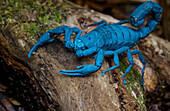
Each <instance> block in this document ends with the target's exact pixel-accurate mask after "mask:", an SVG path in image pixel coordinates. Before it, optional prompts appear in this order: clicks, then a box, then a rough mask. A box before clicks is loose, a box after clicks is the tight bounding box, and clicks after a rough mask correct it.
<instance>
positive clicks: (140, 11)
mask: <svg viewBox="0 0 170 111" xmlns="http://www.w3.org/2000/svg"><path fill="white" fill-rule="evenodd" d="M150 12H151V14H152V18H151V19H149V21H148V22H147V24H146V25H145V26H144V27H142V28H139V29H138V31H139V32H141V38H144V37H146V36H147V35H148V34H150V33H151V32H152V31H153V30H154V29H155V28H156V26H157V25H158V24H159V21H160V20H161V17H162V8H161V7H160V5H159V4H157V3H155V2H152V1H148V2H145V3H143V4H142V5H140V6H139V7H138V8H137V9H136V10H135V11H134V12H133V13H132V14H131V16H130V23H131V24H132V26H134V27H139V26H141V25H142V24H143V23H144V21H145V16H147V15H148V14H149V13H150Z"/></svg>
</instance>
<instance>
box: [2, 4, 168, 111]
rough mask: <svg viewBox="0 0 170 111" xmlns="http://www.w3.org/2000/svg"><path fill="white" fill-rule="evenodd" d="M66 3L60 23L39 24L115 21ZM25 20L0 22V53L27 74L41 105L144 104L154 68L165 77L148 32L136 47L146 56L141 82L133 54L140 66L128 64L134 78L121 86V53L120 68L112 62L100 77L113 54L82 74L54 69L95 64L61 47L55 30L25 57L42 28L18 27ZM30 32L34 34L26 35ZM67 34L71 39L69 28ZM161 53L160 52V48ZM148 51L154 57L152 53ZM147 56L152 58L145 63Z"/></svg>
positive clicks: (154, 80) (74, 108)
mask: <svg viewBox="0 0 170 111" xmlns="http://www.w3.org/2000/svg"><path fill="white" fill-rule="evenodd" d="M66 5H67V6H68V7H69V8H68V9H67V10H66V11H65V12H64V13H65V16H66V18H67V19H66V20H64V19H63V20H62V22H63V23H62V24H56V25H54V24H53V22H55V21H54V20H51V22H50V20H49V22H50V23H49V24H48V25H47V24H41V25H45V26H46V27H52V28H54V27H58V26H61V25H68V26H70V27H74V26H75V27H78V28H80V29H82V30H83V31H84V33H85V32H87V30H90V29H86V28H84V27H83V23H86V24H88V23H92V22H97V21H101V20H106V21H107V22H108V23H115V22H117V20H116V19H114V18H112V17H110V16H107V15H104V14H101V13H98V12H95V11H93V10H87V9H83V8H81V7H76V6H73V4H69V3H67V2H66ZM24 10H25V9H24ZM32 12H33V11H32ZM49 16H50V15H49ZM37 19H38V16H37ZM30 20H31V19H30ZM30 22H32V21H29V22H28V23H27V25H28V26H29V25H30V24H31V23H30ZM35 22H36V20H35V21H33V23H35ZM24 24H25V22H22V23H20V25H18V26H16V24H15V23H8V25H7V26H6V25H2V26H1V27H0V52H1V55H0V56H1V57H2V58H3V60H4V61H5V62H6V64H7V65H9V66H12V68H13V69H14V70H18V71H19V72H22V74H25V75H27V76H28V77H29V79H30V80H31V81H32V82H34V85H35V86H34V88H35V89H36V90H37V92H39V93H40V97H41V100H42V101H41V102H42V103H43V104H46V105H45V106H47V107H45V106H42V107H43V108H46V110H47V109H48V110H63V111H81V110H83V111H87V110H93V111H106V110H107V111H113V110H115V111H117V110H129V111H132V110H145V109H146V106H145V104H144V101H145V98H144V91H146V90H148V91H153V90H154V88H155V87H156V86H157V85H158V84H160V83H159V82H158V79H160V78H158V77H159V76H158V74H160V75H164V76H163V78H164V79H165V78H166V77H167V73H168V71H169V69H168V68H167V67H164V65H166V66H169V63H168V60H167V61H166V60H164V59H162V58H163V57H162V56H160V55H159V51H160V49H159V48H158V47H157V46H158V45H157V46H156V48H158V49H159V50H158V54H157V53H155V51H156V50H157V49H156V48H155V47H154V45H153V44H152V43H150V44H149V41H150V40H152V39H153V41H154V40H155V39H154V38H153V37H149V38H148V39H145V40H143V42H140V43H139V44H140V45H139V47H140V49H141V50H142V52H143V53H144V55H145V58H146V60H147V67H148V68H147V70H149V71H146V72H148V73H147V74H146V75H145V86H144V87H145V88H143V87H142V86H141V84H140V70H141V68H140V66H141V65H140V64H141V63H140V62H139V60H138V59H137V56H134V60H135V61H136V63H137V64H138V66H139V67H138V66H135V67H134V69H132V71H131V72H130V75H133V76H132V77H133V78H131V76H129V77H127V78H126V79H127V81H128V84H127V85H126V86H125V85H124V84H123V81H122V78H121V74H123V71H124V69H125V68H127V67H128V62H127V58H125V59H124V60H123V59H122V58H120V60H121V61H122V63H123V64H121V66H120V67H122V69H121V68H117V69H116V70H114V71H109V72H107V73H106V74H105V76H104V77H101V74H102V71H104V70H106V69H108V68H109V67H111V66H113V65H114V63H113V60H112V57H106V58H105V60H104V63H103V65H102V68H101V69H100V70H99V71H97V72H95V73H92V74H89V75H87V76H83V77H81V76H78V77H71V76H63V75H61V74H60V73H59V71H60V70H61V69H62V70H75V69H76V67H77V66H79V65H87V64H94V62H95V61H94V58H93V57H92V56H89V57H83V58H77V57H76V55H75V53H74V51H73V50H68V49H67V48H65V47H64V45H63V44H62V42H63V37H64V35H60V36H58V37H56V40H55V41H54V42H52V43H49V44H46V45H43V46H41V47H39V48H38V49H37V50H36V51H35V52H34V53H33V54H32V56H31V58H30V59H28V52H29V51H30V49H31V48H32V47H33V45H34V44H35V43H36V41H37V40H38V38H39V37H38V36H40V35H41V34H43V33H42V32H45V31H42V32H35V31H34V30H32V32H31V31H25V30H24V28H22V26H23V25H24ZM33 26H34V25H33ZM16 27H19V28H16ZM30 27H32V26H30ZM16 29H19V30H16ZM34 29H36V28H34ZM39 33H40V34H39ZM32 35H34V36H37V37H35V38H31V36H32ZM72 39H74V34H73V36H72ZM162 41H163V40H162ZM157 42H159V40H158V41H156V43H157ZM146 43H148V44H149V46H148V44H146ZM137 48H138V47H137ZM164 48H165V49H166V47H164ZM161 50H162V49H161ZM166 50H169V49H166ZM167 52H169V51H167ZM160 54H164V51H163V52H161V53H160ZM168 54H169V53H168ZM123 55H124V54H123ZM152 55H153V56H154V58H152ZM166 57H167V56H166ZM157 60H161V61H163V62H161V63H159V65H158V63H157V62H159V61H157ZM148 61H151V62H150V63H149V62H148ZM123 65H124V66H123ZM155 67H156V68H159V71H157V70H155ZM138 69H139V70H138ZM23 72H24V73H23ZM153 72H154V73H153ZM134 74H138V75H139V78H138V77H135V76H136V75H134ZM161 78H162V77H161ZM143 90H144V91H143ZM37 99H38V98H37Z"/></svg>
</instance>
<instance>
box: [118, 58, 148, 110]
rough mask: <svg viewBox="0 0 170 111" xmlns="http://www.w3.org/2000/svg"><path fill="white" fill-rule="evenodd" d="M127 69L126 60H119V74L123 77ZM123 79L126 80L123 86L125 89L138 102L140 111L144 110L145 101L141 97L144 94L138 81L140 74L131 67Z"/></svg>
mask: <svg viewBox="0 0 170 111" xmlns="http://www.w3.org/2000/svg"><path fill="white" fill-rule="evenodd" d="M128 67H129V64H128V63H127V62H126V60H125V59H120V67H119V73H120V74H122V75H123V74H124V73H125V71H126V69H127V68H128ZM125 78H126V82H127V84H126V85H125V87H126V89H127V90H128V91H129V92H130V93H131V95H132V96H133V97H134V98H135V99H136V100H137V101H138V104H139V106H140V108H141V110H145V108H144V107H145V105H144V103H145V100H144V97H143V95H144V92H143V87H142V85H141V82H140V80H141V74H140V72H138V71H136V70H135V69H134V68H133V67H132V68H131V70H130V71H129V73H128V74H127V75H126V77H125Z"/></svg>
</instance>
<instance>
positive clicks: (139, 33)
mask: <svg viewBox="0 0 170 111" xmlns="http://www.w3.org/2000/svg"><path fill="white" fill-rule="evenodd" d="M149 14H151V15H152V17H151V18H150V19H149V20H148V22H147V23H146V25H145V26H143V27H141V28H138V29H132V28H130V27H127V26H123V25H122V24H124V23H128V22H130V23H131V25H132V26H134V27H139V26H141V25H142V24H143V23H144V21H145V16H147V15H149ZM161 16H162V8H161V7H160V5H159V4H157V3H155V2H152V1H148V2H145V3H143V4H141V5H140V6H139V7H138V8H137V9H136V10H135V11H134V12H133V13H132V14H131V16H130V20H122V21H120V22H118V23H115V24H110V25H107V23H106V21H100V22H95V23H93V24H90V25H88V26H87V25H85V26H86V27H90V26H93V25H98V26H97V27H96V28H94V29H93V30H92V31H90V32H89V33H87V34H85V35H83V36H81V33H82V31H81V30H80V29H78V28H77V27H73V28H70V27H69V26H66V25H64V26H60V27H57V28H55V29H52V30H49V31H48V32H46V33H44V34H43V35H42V36H41V37H40V38H39V40H38V41H37V43H36V44H35V45H34V46H33V48H32V49H31V50H30V52H29V54H28V58H30V56H31V54H32V53H33V51H34V50H35V49H36V48H38V46H40V45H43V44H45V43H50V42H53V41H54V40H55V38H51V37H53V36H54V35H58V34H62V33H64V32H65V39H64V44H65V47H67V48H69V49H74V50H75V52H76V55H77V57H83V56H89V55H91V54H96V55H95V56H94V58H95V65H93V64H89V65H81V66H78V67H77V70H70V71H66V70H60V73H61V74H64V75H70V76H83V75H86V74H90V73H93V72H96V71H98V70H99V69H100V68H101V66H102V63H103V60H104V56H105V55H114V57H113V60H114V63H115V66H112V67H111V68H109V69H107V70H105V71H103V74H102V76H104V74H105V73H106V72H108V71H110V70H113V69H115V68H117V67H119V57H118V54H120V53H123V52H125V51H127V57H128V61H129V63H130V66H129V67H128V68H127V69H126V71H125V73H124V75H123V76H122V78H123V82H124V84H126V81H125V79H124V77H125V76H126V74H127V73H128V72H129V71H130V69H131V68H132V66H133V65H134V62H133V57H132V55H135V54H138V57H139V59H140V61H141V62H142V64H143V68H142V76H141V83H142V85H144V81H143V76H144V69H145V65H146V62H145V59H144V57H143V55H142V53H141V52H140V50H137V49H135V50H130V48H132V47H134V46H135V45H136V44H137V43H138V42H139V40H140V39H142V38H145V37H146V36H147V35H149V34H150V33H151V32H152V31H153V30H154V29H155V28H156V26H157V25H158V24H159V22H160V20H161ZM73 32H75V33H76V37H75V40H74V42H71V40H70V36H71V34H72V33H73Z"/></svg>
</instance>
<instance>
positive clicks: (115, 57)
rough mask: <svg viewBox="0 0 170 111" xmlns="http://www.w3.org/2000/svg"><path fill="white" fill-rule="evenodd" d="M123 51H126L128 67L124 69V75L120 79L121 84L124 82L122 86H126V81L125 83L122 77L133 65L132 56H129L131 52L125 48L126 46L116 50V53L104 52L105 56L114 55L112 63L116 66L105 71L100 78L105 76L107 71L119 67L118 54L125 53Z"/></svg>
mask: <svg viewBox="0 0 170 111" xmlns="http://www.w3.org/2000/svg"><path fill="white" fill-rule="evenodd" d="M125 51H127V56H128V60H129V63H130V66H129V67H128V68H127V69H126V72H125V74H124V75H123V76H122V77H123V82H124V84H126V81H125V79H124V77H125V76H126V74H127V73H128V72H129V71H130V69H131V67H132V66H133V64H134V63H133V58H132V54H131V52H130V48H129V47H127V46H125V47H122V48H120V49H118V50H116V51H106V52H105V53H104V54H105V55H114V62H115V64H116V65H115V66H113V67H111V68H109V69H107V70H105V71H103V74H102V76H104V74H105V73H106V72H107V71H110V70H113V69H115V68H117V67H119V58H118V54H120V53H122V52H125Z"/></svg>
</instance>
